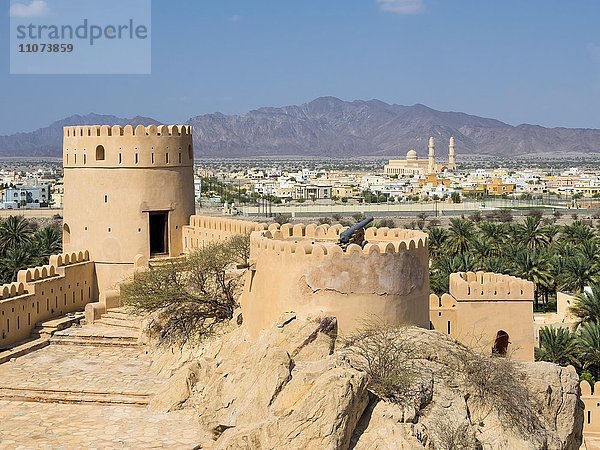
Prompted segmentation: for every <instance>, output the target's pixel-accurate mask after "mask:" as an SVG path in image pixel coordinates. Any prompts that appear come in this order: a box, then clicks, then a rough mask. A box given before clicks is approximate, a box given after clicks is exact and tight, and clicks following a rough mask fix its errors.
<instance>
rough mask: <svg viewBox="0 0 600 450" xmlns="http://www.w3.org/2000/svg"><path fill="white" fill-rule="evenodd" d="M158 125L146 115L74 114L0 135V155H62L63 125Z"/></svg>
mask: <svg viewBox="0 0 600 450" xmlns="http://www.w3.org/2000/svg"><path fill="white" fill-rule="evenodd" d="M128 123H130V124H132V125H133V126H136V125H140V124H141V125H152V124H156V125H159V124H160V122H158V121H156V120H154V119H151V118H148V117H140V116H137V117H133V118H131V119H123V118H121V117H116V116H111V115H100V114H88V115H86V116H80V115H75V116H71V117H67V118H66V119H63V120H59V121H57V122H54V123H52V124H50V125H49V126H47V127H46V128H40V129H39V130H36V131H33V132H31V133H17V134H13V135H10V136H0V156H62V139H63V127H67V126H76V125H99V124H110V125H126V124H128Z"/></svg>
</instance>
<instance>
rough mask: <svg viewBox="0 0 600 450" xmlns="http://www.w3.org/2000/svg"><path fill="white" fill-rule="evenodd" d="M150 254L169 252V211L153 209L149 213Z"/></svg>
mask: <svg viewBox="0 0 600 450" xmlns="http://www.w3.org/2000/svg"><path fill="white" fill-rule="evenodd" d="M148 220H149V229H150V256H153V255H166V254H168V253H169V213H168V212H164V211H153V212H150V213H149V214H148Z"/></svg>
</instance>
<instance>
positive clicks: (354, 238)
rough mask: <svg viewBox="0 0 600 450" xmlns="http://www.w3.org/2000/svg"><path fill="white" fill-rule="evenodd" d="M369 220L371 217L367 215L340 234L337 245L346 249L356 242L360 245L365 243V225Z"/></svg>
mask: <svg viewBox="0 0 600 450" xmlns="http://www.w3.org/2000/svg"><path fill="white" fill-rule="evenodd" d="M371 222H373V217H367V218H365V219H363V220H361V221H360V222H358V223H355V224H354V225H352V226H351V227H350V228H348V229H347V230H346V231H344V232H343V233H341V234H340V239H339V241H338V245H339V246H340V247H342V249H343V250H344V251H346V249H347V248H348V246H349V245H350V244H357V245H360V246H361V247H364V246H365V245H367V241H365V227H366V226H367V225H369V224H370V223H371Z"/></svg>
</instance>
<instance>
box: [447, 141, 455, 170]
mask: <svg viewBox="0 0 600 450" xmlns="http://www.w3.org/2000/svg"><path fill="white" fill-rule="evenodd" d="M454 151H455V148H454V136H451V137H450V144H449V146H448V169H450V170H455V169H456V154H455V153H454Z"/></svg>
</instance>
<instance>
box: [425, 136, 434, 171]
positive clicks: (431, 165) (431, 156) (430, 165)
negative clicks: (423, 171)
mask: <svg viewBox="0 0 600 450" xmlns="http://www.w3.org/2000/svg"><path fill="white" fill-rule="evenodd" d="M427 170H428V172H429V173H434V172H435V139H433V136H432V137H430V138H429V162H428V164H427Z"/></svg>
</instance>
